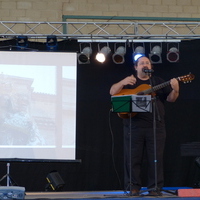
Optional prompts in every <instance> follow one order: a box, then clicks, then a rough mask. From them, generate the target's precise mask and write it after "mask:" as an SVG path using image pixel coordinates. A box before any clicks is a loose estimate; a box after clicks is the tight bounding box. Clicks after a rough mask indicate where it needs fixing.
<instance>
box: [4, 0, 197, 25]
mask: <svg viewBox="0 0 200 200" xmlns="http://www.w3.org/2000/svg"><path fill="white" fill-rule="evenodd" d="M122 2H123V3H122ZM199 11H200V1H198V0H123V1H121V0H56V1H55V0H0V20H1V21H50V22H53V21H56V22H59V21H62V15H90V16H92V15H97V16H132V17H133V16H135V17H177V18H180V17H181V18H198V17H199Z"/></svg>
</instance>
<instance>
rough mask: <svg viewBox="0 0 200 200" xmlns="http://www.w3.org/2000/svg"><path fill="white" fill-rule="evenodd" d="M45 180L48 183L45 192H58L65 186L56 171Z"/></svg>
mask: <svg viewBox="0 0 200 200" xmlns="http://www.w3.org/2000/svg"><path fill="white" fill-rule="evenodd" d="M46 180H47V182H48V184H47V186H46V190H49V189H51V190H53V191H60V190H62V188H63V187H64V185H65V182H64V181H63V179H62V178H61V176H60V174H59V173H58V172H57V171H56V170H54V171H52V172H50V173H49V174H48V175H47V176H46Z"/></svg>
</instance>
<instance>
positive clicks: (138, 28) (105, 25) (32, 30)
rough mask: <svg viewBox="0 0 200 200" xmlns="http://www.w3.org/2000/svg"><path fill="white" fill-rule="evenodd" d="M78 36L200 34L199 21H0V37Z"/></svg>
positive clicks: (187, 36)
mask: <svg viewBox="0 0 200 200" xmlns="http://www.w3.org/2000/svg"><path fill="white" fill-rule="evenodd" d="M19 35H24V36H27V37H29V38H38V39H42V38H46V37H47V36H48V35H55V36H57V37H58V38H61V39H63V38H65V39H66V38H67V39H70V38H71V39H72V38H73V39H79V40H97V39H98V40H119V39H120V40H134V39H149V40H169V39H179V40H183V39H198V38H200V22H20V21H0V38H1V39H2V40H3V39H7V38H13V37H16V36H19Z"/></svg>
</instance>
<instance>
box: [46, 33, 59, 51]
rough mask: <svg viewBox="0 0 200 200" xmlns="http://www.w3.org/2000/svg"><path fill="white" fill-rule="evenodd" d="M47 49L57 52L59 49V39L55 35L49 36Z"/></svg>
mask: <svg viewBox="0 0 200 200" xmlns="http://www.w3.org/2000/svg"><path fill="white" fill-rule="evenodd" d="M46 49H47V50H49V51H56V50H57V49H58V43H57V37H56V36H55V35H49V36H47V41H46Z"/></svg>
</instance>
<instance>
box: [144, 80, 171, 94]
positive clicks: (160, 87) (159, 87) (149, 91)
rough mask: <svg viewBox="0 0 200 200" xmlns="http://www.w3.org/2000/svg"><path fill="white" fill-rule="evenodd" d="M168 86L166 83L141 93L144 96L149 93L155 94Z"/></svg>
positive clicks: (168, 82) (168, 83)
mask: <svg viewBox="0 0 200 200" xmlns="http://www.w3.org/2000/svg"><path fill="white" fill-rule="evenodd" d="M168 85H170V81H167V82H164V83H161V84H159V85H156V86H153V87H152V88H149V89H147V90H145V91H143V92H142V93H144V95H146V94H150V93H152V92H155V91H157V90H160V89H162V88H164V87H166V86H168Z"/></svg>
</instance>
